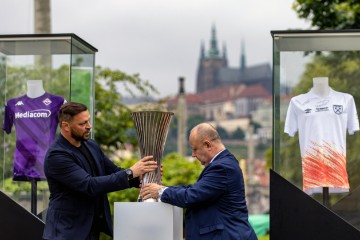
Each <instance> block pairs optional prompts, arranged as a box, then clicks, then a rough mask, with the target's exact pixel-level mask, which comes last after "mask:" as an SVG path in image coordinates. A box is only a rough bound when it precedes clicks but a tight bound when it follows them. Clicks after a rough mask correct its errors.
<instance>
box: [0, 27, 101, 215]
mask: <svg viewBox="0 0 360 240" xmlns="http://www.w3.org/2000/svg"><path fill="white" fill-rule="evenodd" d="M96 52H97V49H96V48H94V47H93V46H91V45H90V44H88V43H87V42H85V41H84V40H83V39H81V38H79V37H78V36H77V35H75V34H35V35H34V34H26V35H0V86H1V88H0V104H1V105H2V106H5V107H4V108H2V113H1V114H0V120H1V122H2V123H3V125H2V127H3V131H1V133H0V136H1V138H2V139H3V143H2V145H3V147H2V148H0V149H1V156H2V157H1V158H0V174H1V175H0V176H1V177H0V190H1V191H2V192H4V193H6V194H7V195H8V196H10V197H11V198H12V199H13V200H15V201H16V202H18V203H19V204H21V205H22V206H24V207H25V208H27V209H28V210H30V207H31V208H32V212H33V207H35V212H33V213H39V212H41V211H42V210H44V209H45V208H47V204H48V202H47V201H48V197H49V196H48V189H47V183H46V178H45V176H44V173H43V157H44V154H45V153H46V150H47V148H48V146H49V145H50V144H51V143H52V141H53V139H54V137H55V135H56V132H58V131H59V129H58V127H57V111H58V109H59V107H60V106H61V105H62V104H63V103H64V102H65V101H67V102H69V101H76V102H81V103H84V104H86V105H87V106H88V108H89V111H90V114H91V115H93V111H94V68H95V53H96ZM34 183H35V184H36V185H34ZM34 186H35V192H34ZM31 194H34V195H35V196H31ZM30 198H31V201H30ZM34 199H35V204H36V205H35V206H33V205H32V204H34V201H32V200H34ZM36 200H37V201H36ZM30 202H31V203H30ZM30 205H31V206H30ZM36 209H37V210H36Z"/></svg>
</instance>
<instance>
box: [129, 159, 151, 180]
mask: <svg viewBox="0 0 360 240" xmlns="http://www.w3.org/2000/svg"><path fill="white" fill-rule="evenodd" d="M130 169H131V170H132V172H133V177H139V176H141V175H143V174H144V173H147V172H152V171H155V170H156V169H157V163H156V161H154V158H153V156H146V157H144V158H142V159H140V160H139V161H137V162H136V163H135V164H134V165H133V166H132V167H130Z"/></svg>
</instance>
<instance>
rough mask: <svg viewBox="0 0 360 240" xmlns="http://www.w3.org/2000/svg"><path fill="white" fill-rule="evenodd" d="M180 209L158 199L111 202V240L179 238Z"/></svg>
mask: <svg viewBox="0 0 360 240" xmlns="http://www.w3.org/2000/svg"><path fill="white" fill-rule="evenodd" d="M182 235H183V210H182V208H179V207H175V206H172V205H169V204H166V203H161V202H115V203H114V240H183V236H182Z"/></svg>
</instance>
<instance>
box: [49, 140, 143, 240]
mask: <svg viewBox="0 0 360 240" xmlns="http://www.w3.org/2000/svg"><path fill="white" fill-rule="evenodd" d="M82 144H84V145H85V146H86V147H87V149H88V150H89V152H90V153H91V155H92V156H93V158H94V160H95V163H96V167H97V170H98V173H99V176H97V177H93V176H91V169H90V166H89V164H88V162H87V160H86V159H85V157H84V156H83V155H82V154H81V153H80V151H78V149H76V148H75V147H74V146H73V145H72V144H70V143H69V142H68V141H67V140H66V139H65V138H64V137H63V136H62V135H61V134H60V135H59V137H58V138H57V139H56V141H55V142H54V144H53V145H52V146H51V147H50V148H49V150H48V152H47V154H46V157H45V163H44V170H45V175H46V177H47V181H48V184H49V190H50V202H49V208H48V211H47V216H46V224H45V229H44V234H43V238H44V239H51V240H57V239H63V240H65V239H66V240H73V239H77V240H85V239H86V237H87V236H88V234H89V232H90V229H91V226H92V221H93V217H94V209H95V203H96V199H97V198H100V200H101V202H102V203H103V204H102V205H103V206H100V208H103V212H104V218H103V222H102V228H101V231H103V232H105V233H106V234H108V235H112V233H113V230H112V219H111V215H110V208H109V202H108V199H107V195H106V193H108V192H112V191H117V190H121V189H126V188H129V187H132V186H136V187H138V186H139V181H138V179H134V180H133V181H130V182H129V181H128V179H127V175H126V173H125V171H122V169H121V168H118V167H117V166H116V165H115V164H114V163H113V162H112V161H110V160H109V159H108V158H107V157H106V156H105V154H104V152H103V151H102V150H101V149H100V147H99V146H98V144H97V143H96V142H95V141H93V140H88V141H84V142H82Z"/></svg>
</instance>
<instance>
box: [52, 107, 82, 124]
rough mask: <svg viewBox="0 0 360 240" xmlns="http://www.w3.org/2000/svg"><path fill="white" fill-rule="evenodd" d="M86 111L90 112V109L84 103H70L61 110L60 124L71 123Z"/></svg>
mask: <svg viewBox="0 0 360 240" xmlns="http://www.w3.org/2000/svg"><path fill="white" fill-rule="evenodd" d="M86 110H88V108H87V107H86V105H84V104H82V103H77V102H68V103H65V104H63V105H62V106H61V107H60V110H59V124H61V122H62V121H67V122H70V121H71V120H72V118H73V117H74V116H75V115H77V114H79V113H81V112H84V111H86Z"/></svg>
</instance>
